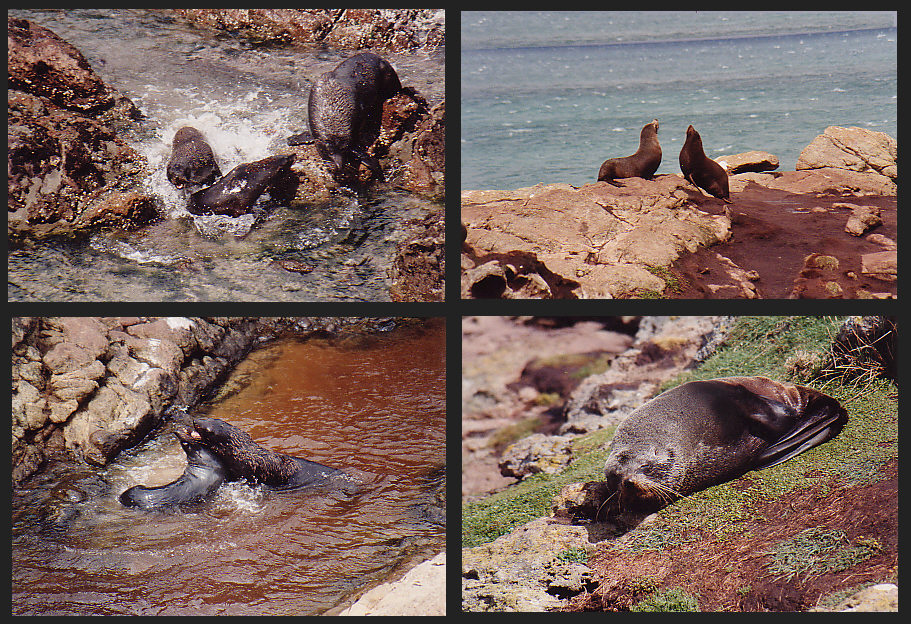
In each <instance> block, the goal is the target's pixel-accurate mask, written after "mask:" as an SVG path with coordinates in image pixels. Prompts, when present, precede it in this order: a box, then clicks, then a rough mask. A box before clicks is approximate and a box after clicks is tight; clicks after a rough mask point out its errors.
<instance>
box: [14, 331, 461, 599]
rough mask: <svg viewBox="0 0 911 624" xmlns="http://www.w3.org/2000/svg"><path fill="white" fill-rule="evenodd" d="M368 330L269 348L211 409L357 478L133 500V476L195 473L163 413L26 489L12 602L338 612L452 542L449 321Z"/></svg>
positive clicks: (17, 506) (19, 504) (266, 442)
mask: <svg viewBox="0 0 911 624" xmlns="http://www.w3.org/2000/svg"><path fill="white" fill-rule="evenodd" d="M369 342H370V344H364V343H363V342H359V343H358V344H353V345H336V346H333V345H329V344H327V343H325V342H316V341H309V342H305V343H296V342H288V343H284V344H281V345H275V346H272V347H269V348H267V349H264V350H262V351H260V352H257V353H255V354H254V355H253V356H251V358H250V359H249V360H248V361H247V362H246V363H245V364H244V365H243V366H242V369H241V371H240V374H239V375H238V376H236V377H235V380H238V379H239V380H240V381H235V382H234V383H229V384H228V387H232V388H235V389H236V388H238V387H240V389H239V390H236V391H234V392H233V393H232V394H230V396H228V397H227V398H225V399H223V400H220V401H219V402H217V403H216V404H214V405H213V406H212V408H211V410H209V411H208V415H210V416H214V417H216V418H221V419H222V420H225V421H227V422H230V423H231V424H233V425H236V426H238V427H240V428H241V429H244V430H245V431H247V432H248V433H250V435H251V436H252V437H253V439H254V440H256V442H258V443H259V444H260V445H262V446H264V447H266V448H269V449H272V450H275V451H279V452H282V453H287V454H289V455H294V456H297V457H303V458H306V459H310V460H313V461H317V462H320V463H323V464H327V465H330V466H333V467H336V468H341V469H343V470H345V471H346V472H349V473H350V474H352V475H353V476H354V477H355V478H356V479H357V481H358V487H357V489H356V491H353V492H347V491H329V492H326V491H315V490H309V491H308V490H303V491H296V492H276V491H273V490H268V489H265V488H260V487H250V486H248V485H244V484H240V483H232V484H229V485H225V486H222V488H221V489H220V490H219V491H218V493H217V495H216V497H215V498H214V500H212V501H211V502H210V503H208V504H206V505H204V506H202V507H201V508H199V509H198V510H194V511H192V512H177V513H150V512H143V511H137V510H133V509H126V508H124V507H122V506H121V505H120V503H119V502H118V501H117V498H116V497H117V495H119V493H120V492H122V491H123V490H125V489H126V488H127V487H130V486H132V485H135V484H137V483H143V484H146V485H158V484H162V483H167V482H169V481H171V480H173V479H174V478H175V477H176V476H178V475H179V474H180V473H181V472H182V471H183V468H184V466H185V458H184V455H183V452H182V451H181V450H180V447H179V446H178V445H177V443H176V441H175V439H174V437H173V436H172V435H171V434H170V433H169V429H168V428H167V426H166V427H165V429H164V430H163V431H162V433H161V435H159V436H158V437H156V439H155V440H153V441H151V442H150V443H148V444H146V445H144V446H143V447H142V448H141V449H137V452H135V453H129V454H125V456H124V457H122V458H121V459H119V460H118V461H117V462H115V463H114V464H112V465H111V466H109V467H108V468H107V469H105V470H103V471H92V470H88V469H85V468H80V469H76V470H74V469H73V467H72V466H69V467H67V469H66V470H65V471H64V470H62V469H61V470H60V471H56V472H55V471H54V470H50V471H47V472H46V473H45V474H44V475H43V476H41V477H38V478H36V479H33V480H32V482H30V483H29V484H28V486H29V489H27V490H23V491H21V492H17V493H15V494H14V497H13V556H12V558H13V580H12V583H13V600H12V603H13V608H12V611H13V613H14V614H36V613H41V614H65V613H66V614H146V615H150V614H171V615H173V614H191V613H192V614H238V615H240V614H315V613H325V612H334V611H335V610H337V609H339V608H340V607H343V606H345V605H346V604H348V603H349V602H350V601H351V600H352V599H353V598H354V597H355V596H356V595H357V594H359V593H360V592H361V591H362V590H363V589H365V588H367V587H369V586H372V585H374V584H377V583H378V582H381V581H383V580H385V579H386V578H387V577H389V576H390V574H391V573H393V570H394V569H396V568H397V567H399V566H402V565H405V564H407V563H410V562H414V561H416V560H420V559H423V558H428V557H429V556H431V555H433V554H435V553H437V552H440V551H441V550H442V549H443V547H444V543H445V527H444V526H442V525H441V524H440V523H438V522H436V523H434V522H427V521H425V520H424V518H425V516H424V514H425V513H426V509H427V508H428V507H427V506H428V503H429V504H430V506H431V507H432V506H433V505H434V504H436V505H437V508H439V503H440V496H441V495H440V494H439V492H440V491H441V490H440V488H439V487H437V488H436V489H435V488H434V485H437V486H439V479H436V480H434V478H433V476H434V469H439V467H441V466H442V465H443V463H444V459H445V400H444V396H445V357H444V343H445V339H444V332H443V328H442V324H440V325H439V326H436V327H433V328H431V329H429V330H424V331H422V332H418V334H417V335H416V334H414V333H406V334H402V333H401V332H398V331H396V332H392V333H391V334H388V335H383V336H381V337H379V338H375V339H371V340H370V341H369ZM80 477H81V480H80ZM434 492H436V493H437V494H436V495H435V494H434ZM79 496H85V497H86V500H85V501H84V502H82V503H78V504H77V503H73V502H72V498H74V497H79ZM49 501H50V502H49ZM61 509H63V510H65V512H64V513H61ZM73 509H76V510H77V511H78V513H72V510H73ZM49 510H50V511H49ZM66 514H71V515H66ZM61 516H62V517H65V518H66V520H65V521H60V520H59V518H60V517H61ZM48 518H50V520H48ZM440 591H441V592H442V591H444V588H443V587H441V588H440Z"/></svg>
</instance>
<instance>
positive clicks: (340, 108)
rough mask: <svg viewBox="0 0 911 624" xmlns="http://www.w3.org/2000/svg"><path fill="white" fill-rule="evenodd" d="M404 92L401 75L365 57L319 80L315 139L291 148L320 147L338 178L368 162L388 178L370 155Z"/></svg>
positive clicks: (313, 102)
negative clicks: (387, 113) (387, 106)
mask: <svg viewBox="0 0 911 624" xmlns="http://www.w3.org/2000/svg"><path fill="white" fill-rule="evenodd" d="M400 91H402V83H401V82H400V81H399V77H398V75H397V74H396V73H395V69H393V68H392V65H390V64H389V63H388V61H386V60H385V59H383V58H382V57H380V56H377V55H376V54H373V53H371V52H361V53H360V54H355V55H354V56H352V57H351V58H349V59H347V60H345V61H343V62H342V63H340V64H339V65H338V66H337V67H336V68H335V69H333V70H332V71H330V72H326V73H325V74H323V75H322V76H320V77H319V78H317V79H316V82H315V83H314V84H313V88H312V89H310V98H309V100H308V102H307V111H308V114H309V117H310V118H309V125H310V134H309V135H307V134H306V133H305V134H301V135H297V136H294V137H291V138H289V139H288V143H289V144H291V145H297V144H300V143H304V142H306V140H307V139H312V140H315V141H316V145H317V148H318V149H319V151H320V154H321V155H322V156H323V158H326V159H327V160H331V161H332V163H333V164H334V165H335V169H336V171H337V172H340V171H341V170H342V169H343V168H345V167H346V166H349V165H356V163H357V162H362V163H364V164H365V165H367V167H369V168H370V170H371V171H372V172H373V173H374V174H375V175H377V176H379V177H382V170H381V169H380V164H379V161H377V159H376V158H374V157H373V156H371V155H370V154H368V153H367V149H368V148H369V147H370V146H371V145H372V144H373V142H374V141H376V139H377V137H378V136H379V132H380V123H381V122H382V118H383V102H385V101H386V100H388V99H389V98H391V97H393V96H394V95H396V94H397V93H399V92H400Z"/></svg>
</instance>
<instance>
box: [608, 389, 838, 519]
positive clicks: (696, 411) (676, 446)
mask: <svg viewBox="0 0 911 624" xmlns="http://www.w3.org/2000/svg"><path fill="white" fill-rule="evenodd" d="M847 422H848V414H847V412H845V410H844V409H843V408H842V407H841V405H840V404H839V403H838V401H836V400H835V399H833V398H832V397H829V396H826V395H825V394H822V393H821V392H817V391H816V390H812V389H810V388H805V387H803V386H795V385H792V384H788V383H779V382H777V381H773V380H771V379H768V378H766V377H724V378H721V379H711V380H708V381H692V382H689V383H685V384H682V385H680V386H677V387H676V388H673V389H671V390H668V391H667V392H665V393H663V394H661V395H659V396H657V397H655V398H654V399H652V400H651V401H649V402H648V403H646V404H644V405H642V406H641V407H639V408H638V409H636V410H634V411H633V412H632V413H631V414H630V415H629V417H627V419H626V420H625V421H623V423H622V424H621V425H620V426H619V427H618V428H617V432H616V434H615V435H614V440H613V442H612V443H611V449H610V455H609V456H608V458H607V461H606V463H605V466H604V477H605V481H606V485H607V489H606V492H607V493H608V494H609V496H608V498H609V499H613V500H614V502H613V503H612V504H611V505H609V506H608V507H607V508H608V510H611V509H613V510H614V511H619V512H620V513H624V514H629V513H632V514H635V513H647V512H653V511H656V510H657V509H660V508H661V507H664V506H665V505H667V504H669V503H671V502H673V501H674V500H675V499H677V498H678V497H680V496H686V495H688V494H691V493H693V492H698V491H699V490H702V489H705V488H707V487H709V486H712V485H716V484H719V483H724V482H725V481H729V480H731V479H735V478H737V477H739V476H740V475H742V474H744V473H746V472H748V471H750V470H759V469H762V468H768V467H769V466H774V465H775V464H778V463H780V462H783V461H785V460H787V459H790V458H792V457H794V456H796V455H798V454H800V453H802V452H803V451H805V450H807V449H809V448H812V447H814V446H816V445H818V444H822V443H823V442H825V441H827V440H829V439H831V438H833V437H835V436H836V435H838V433H839V432H840V431H841V429H842V427H844V425H845V423H847Z"/></svg>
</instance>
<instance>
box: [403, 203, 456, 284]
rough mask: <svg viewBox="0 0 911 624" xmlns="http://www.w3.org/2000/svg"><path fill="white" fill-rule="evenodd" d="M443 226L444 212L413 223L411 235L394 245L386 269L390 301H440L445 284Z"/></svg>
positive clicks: (444, 237) (434, 213)
mask: <svg viewBox="0 0 911 624" xmlns="http://www.w3.org/2000/svg"><path fill="white" fill-rule="evenodd" d="M445 245H446V224H445V213H444V211H443V210H440V211H437V212H433V213H430V214H428V215H427V216H426V217H425V218H424V219H422V220H420V221H416V222H414V223H413V230H412V233H411V234H410V235H409V236H408V237H407V238H406V239H405V240H404V241H402V242H401V243H399V244H398V245H397V246H396V253H395V257H394V258H393V261H392V266H391V267H390V268H389V278H390V279H391V281H392V285H391V286H390V287H389V295H390V298H391V299H392V300H393V301H442V300H443V294H444V293H443V287H444V284H445V275H446V263H445Z"/></svg>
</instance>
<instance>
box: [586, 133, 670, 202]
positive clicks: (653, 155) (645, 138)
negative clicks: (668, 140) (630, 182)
mask: <svg viewBox="0 0 911 624" xmlns="http://www.w3.org/2000/svg"><path fill="white" fill-rule="evenodd" d="M660 165H661V145H660V144H659V143H658V120H657V119H652V121H651V122H649V123H647V124H645V126H643V127H642V131H641V132H640V133H639V149H638V150H636V153H635V154H633V155H632V156H626V157H624V158H611V159H610V160H605V161H604V163H603V164H602V165H601V169H600V170H599V171H598V181H599V182H610V183H611V184H613V185H614V186H619V185H618V184H617V183H616V182H614V180H615V179H617V178H645V179H650V178H651V177H652V176H653V175H654V174H655V172H656V171H657V170H658V167H659V166H660Z"/></svg>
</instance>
